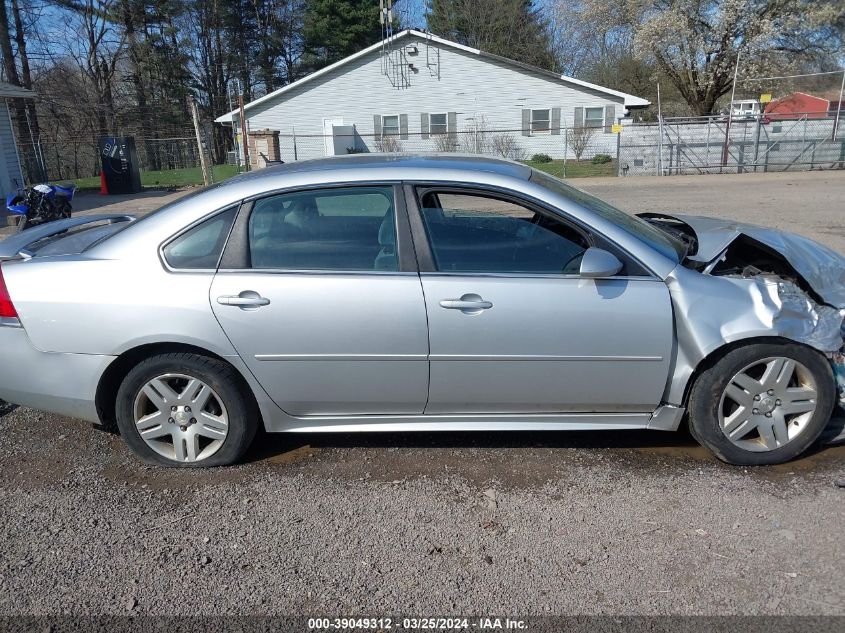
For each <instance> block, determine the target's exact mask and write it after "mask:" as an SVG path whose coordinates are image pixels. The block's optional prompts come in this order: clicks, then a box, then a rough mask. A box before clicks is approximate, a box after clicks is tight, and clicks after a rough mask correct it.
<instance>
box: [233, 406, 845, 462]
mask: <svg viewBox="0 0 845 633" xmlns="http://www.w3.org/2000/svg"><path fill="white" fill-rule="evenodd" d="M831 448H834V449H837V452H839V450H840V449H845V416H843V415H841V414H838V415H836V416H835V417H834V418H833V419H832V420H831V422H830V424H829V425H828V427H827V428H826V429H825V431H824V432H823V433H822V435H821V436H820V437H819V440H818V441H817V442H816V443H815V444H813V445H812V446H811V447H810V448H809V449H808V450H807V451H806V452H805V453H804V455H803V456H802V457H801V458H800V460H808V459H809V460H812V458H813V457H814V456H817V455H820V454H822V453H825V452H826V451H828V450H829V449H831ZM327 449H328V450H331V449H344V450H345V449H362V450H389V449H417V450H419V449H432V450H437V451H443V450H459V449H491V450H496V449H505V450H510V449H553V450H565V449H592V450H600V449H611V450H613V451H614V452H618V454H620V455H624V454H626V453H627V454H635V455H638V456H643V455H652V456H655V457H661V458H670V459H671V458H677V459H679V460H681V459H683V460H689V459H692V460H695V461H707V462H717V460H716V458H715V457H714V456H713V455H712V454H711V453H710V452H709V451H708V450H707V449H706V448H704V447H702V446H701V445H700V444H698V442H696V440H695V439H694V438H693V437H692V436H691V435H690V433H689V431H688V430H687V428H686V426H682V427H681V428H680V429H679V430H678V431H676V432H665V431H651V430H644V429H634V430H597V431H437V432H435V431H431V432H428V431H418V432H402V433H400V432H385V433H372V432H368V433H267V432H265V431H263V430H262V431H261V432H260V433H259V436H258V437H257V438H256V441H255V442H253V445H252V447H251V448H250V451H249V452H248V453H247V456H246V458H245V461H247V462H262V461H265V460H270V461H273V462H277V463H281V462H285V461H296V459H295V458H297V456H299V455H300V454H309V453H311V452H315V451H324V450H327ZM286 456H287V457H290V458H291V459H290V460H288V459H287V457H286Z"/></svg>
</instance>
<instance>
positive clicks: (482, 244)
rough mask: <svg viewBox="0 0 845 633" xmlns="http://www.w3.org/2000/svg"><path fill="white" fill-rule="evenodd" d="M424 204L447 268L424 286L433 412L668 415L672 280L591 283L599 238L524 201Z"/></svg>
mask: <svg viewBox="0 0 845 633" xmlns="http://www.w3.org/2000/svg"><path fill="white" fill-rule="evenodd" d="M419 194H420V205H419V206H420V214H421V215H422V219H423V225H424V227H425V231H426V234H427V236H428V243H429V244H430V248H431V253H432V255H433V259H434V262H435V265H436V268H437V271H436V272H428V273H422V275H421V278H422V284H423V291H424V294H425V297H426V307H427V313H428V324H429V339H430V350H431V351H430V360H431V378H430V388H429V401H428V406H427V407H426V413H430V414H448V413H499V412H502V413H506V412H511V413H514V412H517V413H556V412H649V411H653V410H654V409H655V408H656V407H657V406H658V405H659V403H660V400H661V396H662V393H663V390H664V387H665V385H666V379H667V374H668V371H669V361H670V354H671V348H672V308H671V304H670V299H669V292H668V289H667V288H666V286H665V284H663V282H662V281H660V280H658V279H655V278H652V277H649V276H646V275H645V274H644V273H643V272H642V271H636V272H637V274H633V275H631V274H628V273H630V272H632V270H628V271H623V273H622V274H621V275H620V276H618V277H614V278H609V279H598V280H593V279H582V278H580V277H579V275H578V271H579V266H580V259H581V255H582V254H583V252H584V251H585V250H586V249H587V248H588V247H589V246H590V245H592V243H593V240H594V239H595V238H594V236H591V235H590V234H589V232H587V231H584V230H582V229H577V228H576V227H575V226H574V225H570V224H568V223H567V222H565V221H563V220H562V219H561V218H558V217H556V216H555V217H553V216H551V215H550V214H547V213H543V212H541V211H539V210H535V209H534V208H529V207H528V206H527V205H523V204H520V203H519V201H516V202H515V201H514V200H513V199H507V198H502V197H496V196H494V195H493V194H490V195H486V194H479V193H478V192H475V193H462V192H461V191H459V190H458V191H456V190H441V191H438V190H436V189H428V190H425V191H422V190H421V191H419ZM619 256H620V257H622V254H621V253H620V254H619Z"/></svg>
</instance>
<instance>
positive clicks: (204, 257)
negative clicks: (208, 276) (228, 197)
mask: <svg viewBox="0 0 845 633" xmlns="http://www.w3.org/2000/svg"><path fill="white" fill-rule="evenodd" d="M237 213H238V208H237V207H231V208H229V209H226V210H225V211H221V212H220V213H218V214H217V215H215V216H213V217H211V218H208V219H207V220H205V221H203V222H200V223H199V224H197V225H196V226H194V227H192V228H190V229H188V230H187V231H185V232H184V233H182V234H181V235H179V236H178V237H176V238H175V239H173V240H171V241H170V242H169V243H168V244H167V245H166V246H165V247H164V249H163V255H164V260H165V261H166V262H167V265H168V266H170V267H171V268H175V269H177V270H208V269H216V268H217V264H218V262H219V261H220V255H221V254H222V253H223V247H224V246H225V245H226V239H227V238H228V237H229V231H230V230H231V228H232V224H233V223H234V221H235V216H236V215H237Z"/></svg>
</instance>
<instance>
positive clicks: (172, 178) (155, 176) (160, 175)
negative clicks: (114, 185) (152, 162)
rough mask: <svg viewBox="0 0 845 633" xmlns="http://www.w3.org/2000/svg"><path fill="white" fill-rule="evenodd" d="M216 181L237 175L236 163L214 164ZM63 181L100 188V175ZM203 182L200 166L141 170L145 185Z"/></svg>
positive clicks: (173, 185) (82, 186)
mask: <svg viewBox="0 0 845 633" xmlns="http://www.w3.org/2000/svg"><path fill="white" fill-rule="evenodd" d="M212 174H213V175H214V182H220V181H222V180H226V179H227V178H231V177H232V176H236V175H237V174H238V168H237V166H235V165H214V166H213V167H212ZM61 182H72V183H74V184H75V185H76V186H77V187H79V188H83V189H99V188H100V177H99V176H92V177H90V178H77V179H75V180H70V181H67V180H63V181H61ZM201 184H202V170H201V169H200V168H199V167H187V168H185V169H162V170H158V171H143V170H142V171H141V185H142V186H144V187H185V186H188V185H201Z"/></svg>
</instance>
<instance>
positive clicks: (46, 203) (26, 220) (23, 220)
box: [6, 184, 76, 231]
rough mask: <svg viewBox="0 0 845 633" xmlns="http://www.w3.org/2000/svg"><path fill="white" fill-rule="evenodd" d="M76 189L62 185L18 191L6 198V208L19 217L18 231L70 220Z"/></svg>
mask: <svg viewBox="0 0 845 633" xmlns="http://www.w3.org/2000/svg"><path fill="white" fill-rule="evenodd" d="M75 192H76V187H74V186H73V185H71V186H70V187H62V186H61V185H47V184H43V185H35V186H33V187H27V188H26V189H18V190H17V191H15V192H14V193H11V194H9V195H8V196H7V197H6V208H7V209H8V210H9V212H10V213H11V214H12V216H17V217H18V231H23V230H25V229H28V228H29V227H31V226H37V225H39V224H45V223H47V222H52V221H54V220H61V219H62V218H69V217H70V216H71V213H72V212H73V210H72V209H71V205H70V203H71V201H72V200H73V194H74V193H75Z"/></svg>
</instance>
